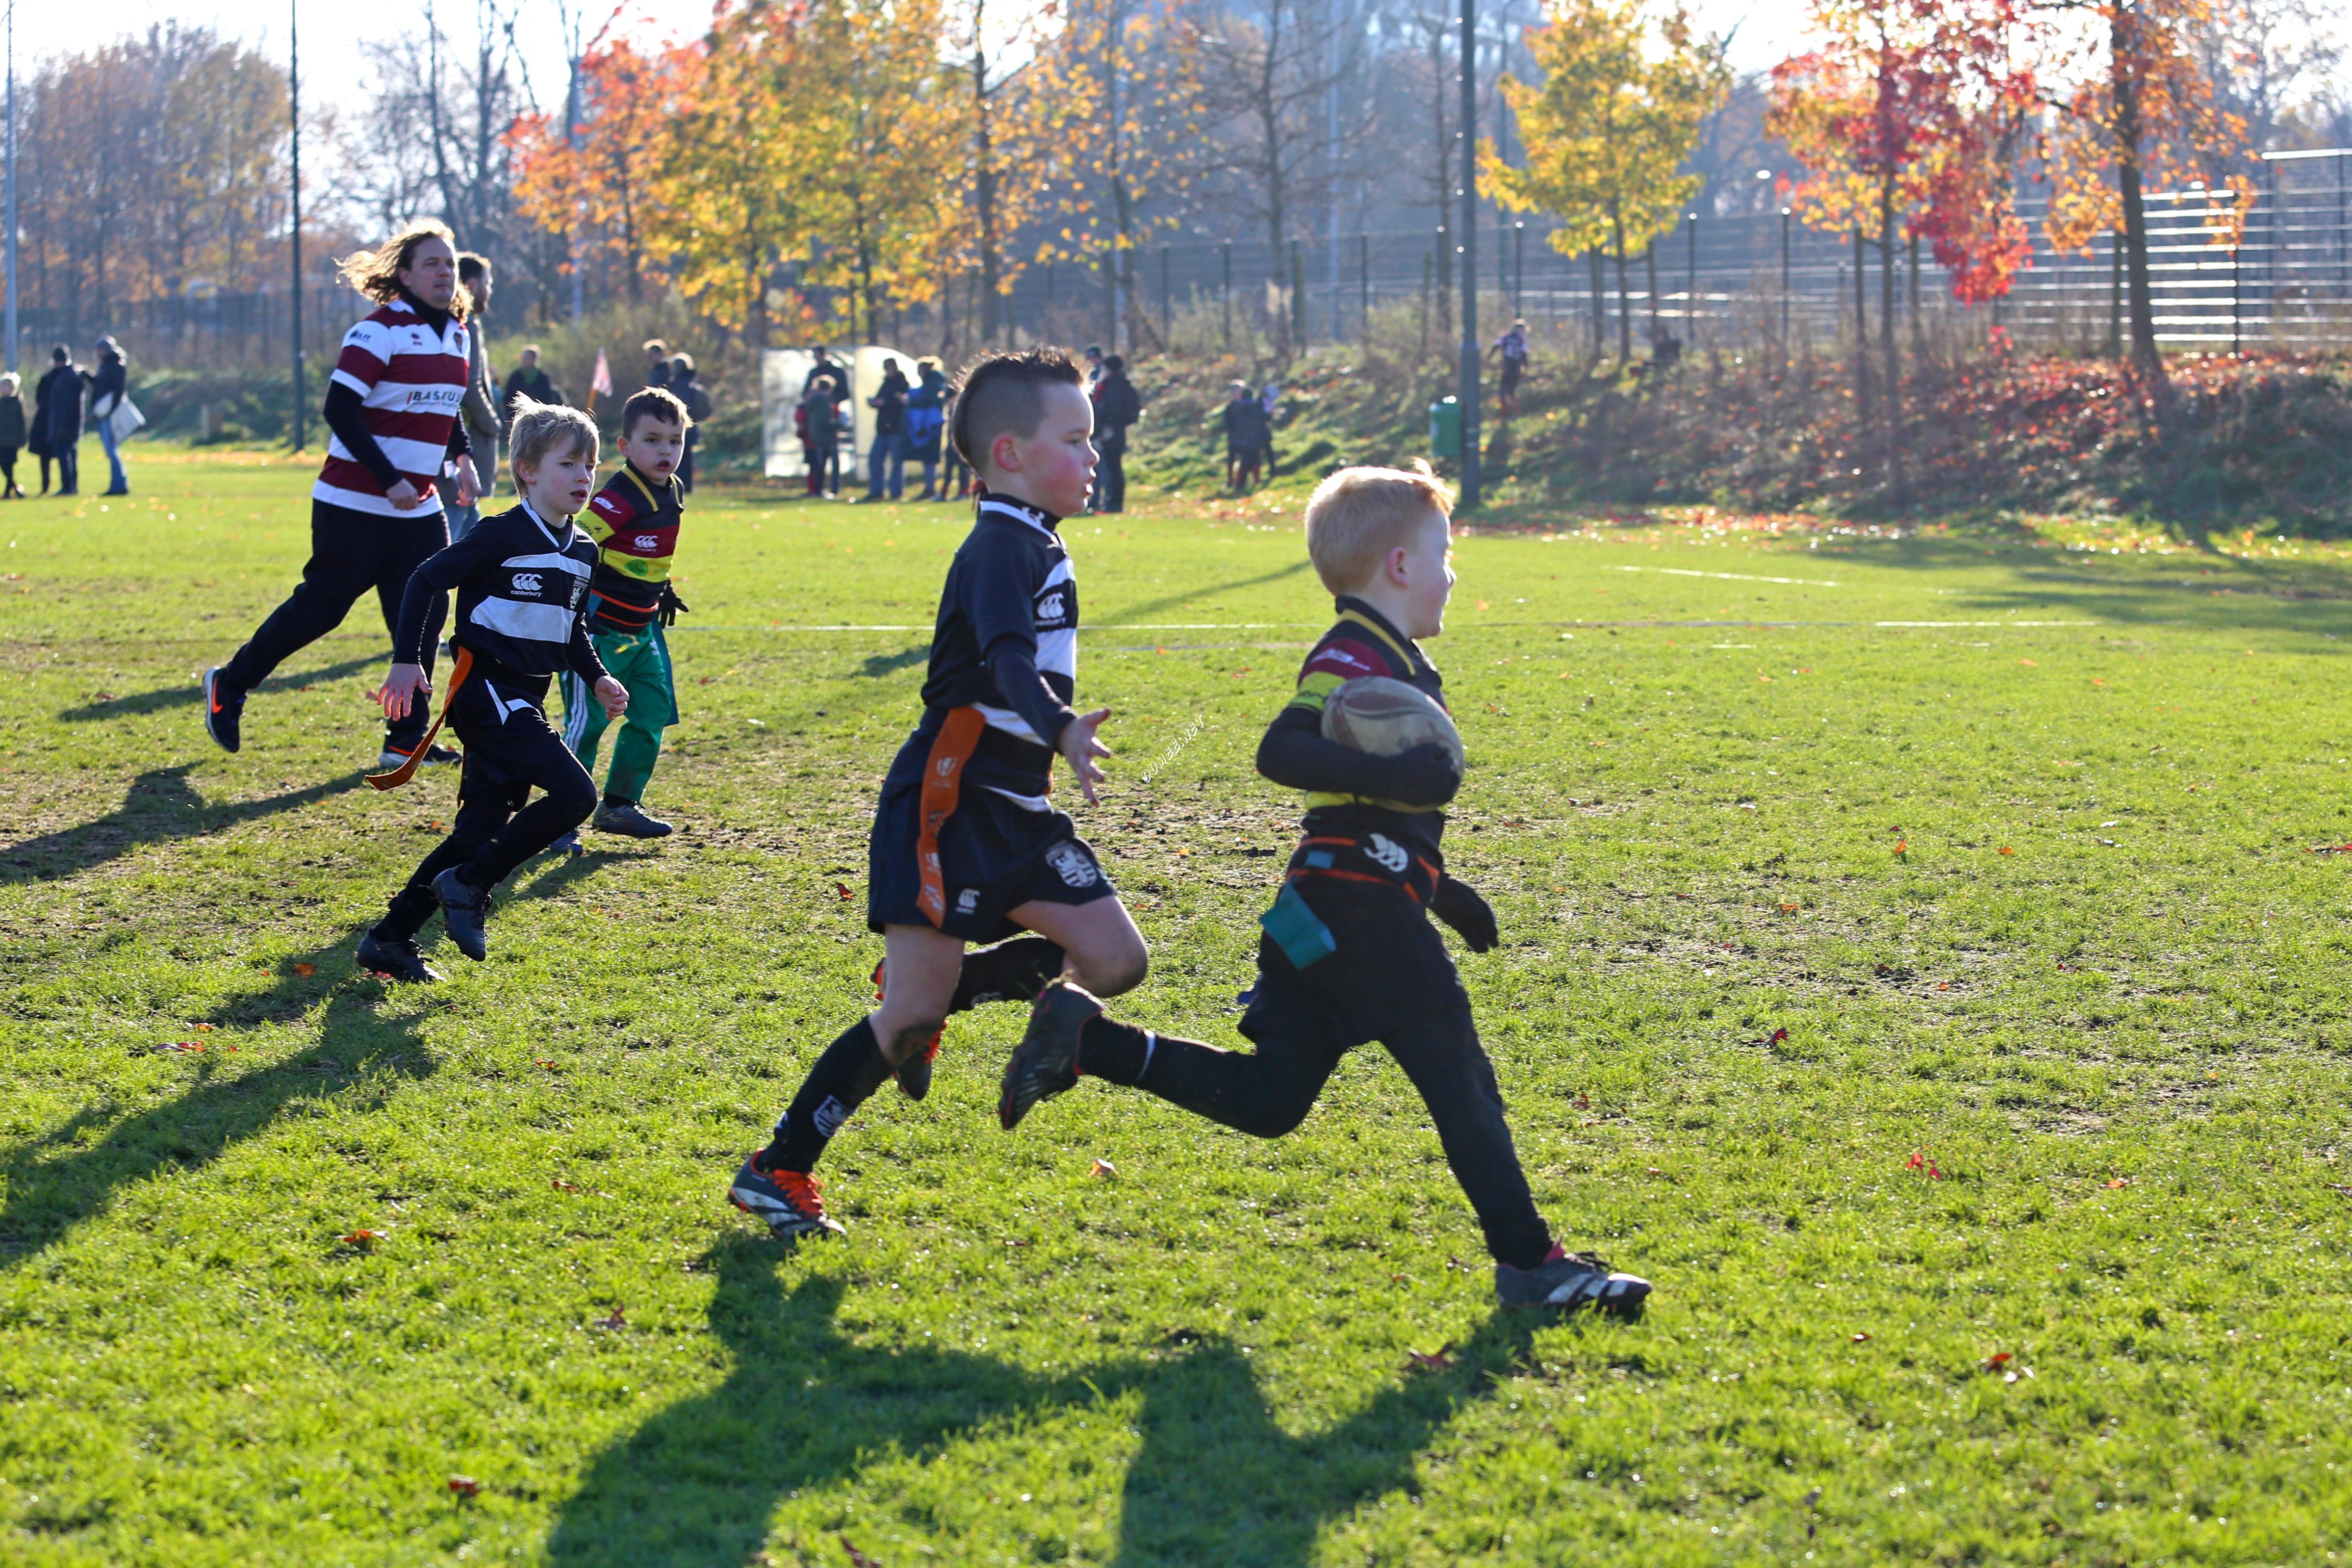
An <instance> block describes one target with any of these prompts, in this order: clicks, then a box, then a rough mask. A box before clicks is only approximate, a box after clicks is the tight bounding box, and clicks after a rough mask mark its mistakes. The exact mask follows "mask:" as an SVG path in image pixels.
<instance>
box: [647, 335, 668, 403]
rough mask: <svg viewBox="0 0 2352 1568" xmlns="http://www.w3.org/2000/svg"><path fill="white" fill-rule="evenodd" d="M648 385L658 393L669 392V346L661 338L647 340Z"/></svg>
mask: <svg viewBox="0 0 2352 1568" xmlns="http://www.w3.org/2000/svg"><path fill="white" fill-rule="evenodd" d="M646 385H647V386H648V387H651V388H652V389H653V390H655V391H656V392H667V391H668V390H669V345H668V344H667V343H666V342H662V341H661V340H660V339H659V338H647V339H646Z"/></svg>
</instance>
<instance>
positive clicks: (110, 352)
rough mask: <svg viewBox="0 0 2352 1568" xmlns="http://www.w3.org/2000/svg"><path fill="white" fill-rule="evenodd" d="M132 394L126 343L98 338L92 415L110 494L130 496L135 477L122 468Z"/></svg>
mask: <svg viewBox="0 0 2352 1568" xmlns="http://www.w3.org/2000/svg"><path fill="white" fill-rule="evenodd" d="M130 398H131V368H130V366H129V365H128V364H127V363H124V361H123V358H122V345H121V344H120V343H118V342H115V341H114V340H113V339H112V338H100V339H99V340H98V370H97V372H96V374H93V375H91V376H90V377H89V418H90V423H91V424H93V425H95V426H98V444H99V445H100V447H104V448H105V450H106V468H107V475H106V492H105V493H106V494H108V495H110V496H127V495H129V494H130V493H131V477H130V476H129V475H128V474H125V473H124V472H123V471H122V437H124V436H126V435H128V434H129V433H130V432H129V431H128V430H126V429H124V427H123V424H122V417H121V415H122V405H124V404H125V403H127V402H129V401H130Z"/></svg>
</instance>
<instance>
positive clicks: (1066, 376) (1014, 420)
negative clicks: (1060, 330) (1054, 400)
mask: <svg viewBox="0 0 2352 1568" xmlns="http://www.w3.org/2000/svg"><path fill="white" fill-rule="evenodd" d="M1086 379H1087V378H1086V376H1085V375H1084V374H1082V373H1081V372H1080V371H1079V369H1078V365H1077V362H1076V360H1073V359H1072V358H1071V357H1070V356H1069V353H1068V351H1067V350H1065V349H1055V348H1037V349H1023V350H1020V351H1018V352H1012V351H1008V352H1006V353H992V354H986V355H983V356H982V358H980V359H978V360H976V361H974V362H973V363H971V364H969V365H966V366H965V367H964V373H963V378H962V380H961V384H960V385H959V389H958V391H957V394H956V411H955V428H954V430H953V431H952V432H951V433H950V434H951V438H952V439H953V440H954V442H955V449H956V450H957V451H959V452H961V453H962V454H963V460H964V461H965V462H967V463H969V464H971V468H972V472H974V473H978V472H980V465H981V461H982V458H986V457H987V455H988V449H989V448H990V447H992V446H994V445H995V444H996V438H997V437H999V436H1019V437H1023V438H1024V440H1025V439H1026V438H1028V437H1032V436H1034V435H1035V434H1036V433H1037V426H1039V425H1041V424H1043V423H1044V422H1045V389H1046V388H1047V387H1049V386H1055V385H1060V386H1083V385H1085V384H1086Z"/></svg>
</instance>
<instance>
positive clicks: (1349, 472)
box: [1307, 462, 1454, 594]
mask: <svg viewBox="0 0 2352 1568" xmlns="http://www.w3.org/2000/svg"><path fill="white" fill-rule="evenodd" d="M1432 513H1434V514H1435V515H1436V517H1437V519H1438V521H1441V522H1447V523H1450V522H1451V521H1452V519H1453V516H1454V492H1453V491H1452V490H1450V489H1446V488H1445V486H1444V484H1442V483H1440V482H1439V480H1438V478H1437V476H1436V475H1435V474H1433V473H1432V472H1430V469H1429V465H1428V464H1427V463H1423V462H1415V463H1414V464H1413V466H1412V468H1341V469H1340V470H1339V472H1338V473H1336V474H1333V475H1331V476H1330V477H1329V478H1328V479H1325V480H1324V481H1323V482H1322V483H1321V484H1319V485H1317V486H1316V487H1315V494H1314V495H1313V496H1312V497H1310V498H1308V500H1307V559H1308V560H1310V561H1312V562H1314V563H1315V574H1316V575H1317V576H1318V577H1320V578H1322V579H1323V585H1324V586H1325V587H1326V588H1328V589H1330V590H1331V592H1333V593H1334V594H1352V593H1354V592H1355V591H1356V590H1357V589H1359V588H1360V587H1362V586H1363V585H1364V584H1367V583H1369V582H1370V581H1371V577H1372V574H1373V573H1374V572H1376V571H1378V570H1379V569H1380V564H1381V557H1383V556H1385V555H1386V554H1388V552H1390V551H1391V550H1396V549H1401V548H1402V549H1410V548H1411V547H1412V541H1413V535H1414V534H1415V533H1416V532H1418V531H1420V530H1421V529H1422V528H1423V527H1424V526H1426V525H1427V523H1428V521H1429V519H1430V516H1431V514H1432Z"/></svg>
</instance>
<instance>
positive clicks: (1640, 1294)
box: [1495, 1246, 1650, 1318]
mask: <svg viewBox="0 0 2352 1568" xmlns="http://www.w3.org/2000/svg"><path fill="white" fill-rule="evenodd" d="M1649 1295H1650V1282H1649V1281H1648V1280H1647V1279H1643V1278H1642V1277H1641V1276H1639V1275H1637V1274H1619V1273H1617V1272H1615V1271H1614V1270H1612V1268H1610V1267H1609V1265H1608V1264H1607V1263H1606V1262H1604V1261H1602V1260H1601V1258H1596V1257H1594V1256H1593V1255H1592V1254H1591V1253H1590V1252H1570V1251H1568V1250H1566V1249H1565V1248H1563V1247H1558V1246H1555V1247H1553V1248H1552V1249H1551V1256H1550V1257H1549V1258H1545V1259H1544V1260H1543V1261H1542V1262H1541V1263H1538V1264H1537V1265H1536V1266H1535V1267H1534V1268H1512V1267H1511V1266H1510V1265H1509V1264H1507V1263H1497V1264H1496V1265H1495V1300H1496V1301H1498V1302H1500V1303H1501V1304H1502V1305H1504V1306H1506V1307H1558V1308H1559V1309H1560V1310H1563V1311H1570V1312H1572V1311H1574V1310H1576V1309H1577V1308H1579V1307H1588V1306H1589V1307H1591V1309H1592V1310H1594V1311H1596V1312H1611V1313H1614V1314H1615V1315H1616V1316H1618V1317H1621V1318H1635V1317H1639V1316H1641V1313H1642V1303H1643V1301H1645V1300H1648V1299H1649Z"/></svg>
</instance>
